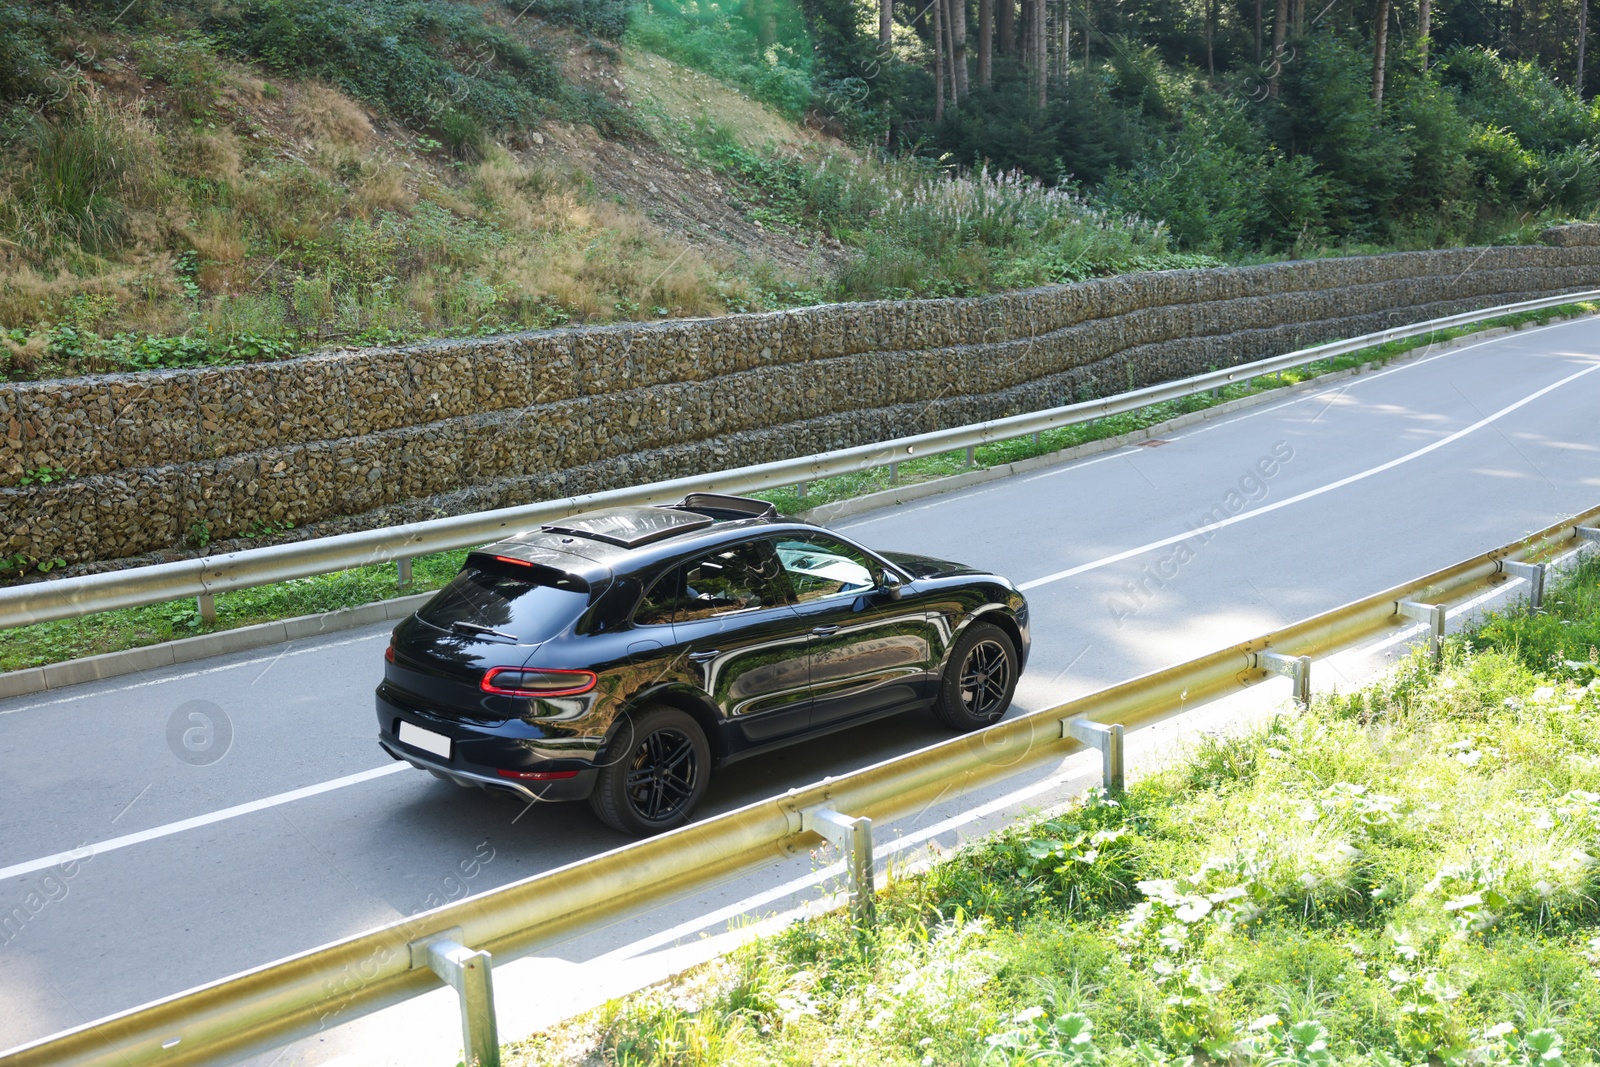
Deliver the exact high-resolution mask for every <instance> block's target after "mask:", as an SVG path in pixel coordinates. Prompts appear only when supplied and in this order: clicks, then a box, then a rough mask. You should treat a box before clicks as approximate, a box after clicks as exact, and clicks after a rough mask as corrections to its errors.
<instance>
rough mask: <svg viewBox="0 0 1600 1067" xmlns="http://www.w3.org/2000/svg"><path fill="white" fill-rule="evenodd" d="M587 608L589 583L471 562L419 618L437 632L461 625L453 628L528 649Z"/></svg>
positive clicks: (544, 569)
mask: <svg viewBox="0 0 1600 1067" xmlns="http://www.w3.org/2000/svg"><path fill="white" fill-rule="evenodd" d="M588 606H589V586H588V584H587V583H585V582H584V581H582V580H581V579H578V578H574V577H572V576H571V575H566V574H562V573H561V572H560V571H556V570H552V569H550V568H547V567H527V566H517V565H512V564H499V563H489V564H477V565H475V564H474V561H469V562H468V564H467V566H466V567H464V568H462V571H461V573H460V574H458V575H456V576H455V578H453V579H452V580H451V582H450V584H449V585H447V586H445V587H444V588H443V589H441V590H439V592H438V594H437V595H436V596H435V597H434V598H433V599H432V600H430V601H428V602H427V603H426V604H424V605H423V606H422V609H421V610H420V611H418V612H417V617H418V618H419V619H421V620H422V621H423V622H426V623H429V624H431V625H433V626H437V627H439V628H440V629H441V630H449V629H451V628H452V627H455V625H456V624H457V623H462V624H464V625H463V626H461V627H457V629H471V630H472V631H473V632H475V633H477V634H479V635H481V636H483V637H485V638H486V639H488V640H494V639H495V633H499V634H503V635H505V636H506V637H511V638H515V640H516V641H517V643H519V644H524V645H530V644H535V643H537V642H539V641H545V640H548V639H549V638H552V637H554V636H555V635H556V634H558V633H560V632H561V631H562V630H564V629H565V628H566V627H567V626H569V625H571V623H572V622H573V620H575V619H577V617H578V616H579V615H581V614H583V611H584V609H585V608H586V607H588ZM487 631H494V632H495V633H489V632H487Z"/></svg>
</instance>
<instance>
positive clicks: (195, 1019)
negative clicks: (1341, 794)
mask: <svg viewBox="0 0 1600 1067" xmlns="http://www.w3.org/2000/svg"><path fill="white" fill-rule="evenodd" d="M1597 519H1600V507H1597V508H1594V509H1592V510H1590V511H1588V512H1585V513H1584V514H1582V515H1579V516H1575V517H1573V518H1571V519H1568V520H1565V521H1563V522H1559V523H1556V524H1555V525H1553V526H1550V527H1547V528H1546V529H1544V530H1541V531H1539V532H1537V533H1535V534H1531V535H1530V536H1528V537H1526V538H1524V539H1522V540H1521V541H1518V542H1515V543H1513V544H1510V545H1505V546H1502V547H1500V548H1497V549H1494V550H1492V551H1490V552H1485V553H1484V554H1482V555H1480V556H1475V557H1473V558H1471V559H1468V560H1464V561H1462V562H1460V563H1457V564H1455V565H1454V566H1450V567H1446V568H1444V569H1443V570H1439V571H1435V572H1434V573H1432V574H1429V575H1426V576H1424V577H1422V578H1419V579H1417V580H1416V581H1413V582H1409V583H1407V584H1405V585H1400V586H1396V587H1394V588H1392V589H1386V590H1384V591H1383V592H1381V593H1377V594H1375V595H1373V596H1369V597H1366V598H1364V599H1362V600H1357V601H1354V602H1353V603H1350V604H1346V605H1344V606H1343V607H1339V608H1335V609H1333V610H1332V611H1328V612H1324V613H1323V614H1321V615H1316V616H1313V617H1311V618H1309V619H1305V620H1303V621H1301V622H1297V623H1294V624H1293V625H1290V626H1287V627H1284V628H1283V629H1280V630H1275V631H1273V632H1271V633H1267V634H1263V635H1261V636H1259V637H1255V638H1252V639H1250V640H1248V641H1243V642H1240V643H1239V644H1236V645H1232V646H1230V647H1228V648H1224V649H1221V650H1219V651H1216V652H1212V653H1210V654H1209V655H1205V656H1201V657H1199V658H1198V659H1193V660H1190V661H1188V662H1187V663H1181V664H1178V665H1176V666H1172V667H1168V668H1166V669H1164V670H1160V671H1155V672H1153V673H1150V674H1146V675H1143V676H1142V677H1139V678H1135V679H1132V680H1131V681H1127V682H1123V683H1121V684H1119V685H1114V686H1111V687H1110V688H1107V689H1103V690H1100V691H1098V692H1095V693H1091V694H1089V695H1087V696H1083V697H1079V698H1077V699H1074V700H1069V701H1067V702H1066V703H1063V704H1060V705H1058V706H1056V707H1053V708H1049V709H1046V710H1043V711H1037V712H1032V713H1029V714H1026V715H1020V716H1018V717H1016V718H1014V719H1009V720H1004V721H1002V722H1000V723H997V724H996V725H994V726H991V727H989V728H988V729H985V730H982V731H979V732H977V733H973V734H968V735H965V736H962V737H957V738H953V739H951V740H949V741H945V742H942V743H940V744H936V745H932V746H929V747H928V748H924V749H921V750H919V751H916V752H912V753H909V754H907V755H904V756H900V757H897V758H894V759H891V760H886V761H884V762H882V763H879V764H877V765H875V766H872V767H868V768H865V769H863V770H860V771H856V772H854V773H852V774H847V775H843V776H841V777H839V778H834V779H829V780H826V781H823V782H819V783H817V784H815V785H811V786H807V787H805V788H803V789H793V790H790V791H789V792H788V793H785V794H783V795H781V796H777V797H773V798H771V799H767V800H761V801H757V802H756V803H754V804H750V805H747V806H746V807H743V808H740V809H738V810H736V811H732V812H728V813H726V814H723V815H720V816H716V817H714V818H710V819H706V820H705V821H703V822H697V823H691V824H689V825H688V826H685V827H682V828H680V829H678V830H674V831H672V832H671V833H667V834H663V835H661V836H660V837H654V838H649V839H647V840H643V841H638V842H635V843H633V844H630V845H626V846H624V847H622V848H618V849H614V850H613V851H611V852H607V853H603V854H602V855H599V856H596V857H593V858H591V859H588V860H584V861H580V862H577V863H573V864H569V865H567V866H565V867H561V868H558V869H556V870H553V871H548V872H545V873H543V874H539V875H535V876H533V877H530V878H527V879H524V880H522V881H520V882H515V883H513V884H511V885H507V886H503V887H501V888H499V889H496V890H492V891H490V892H488V893H484V894H482V895H481V896H477V897H469V898H466V899H464V900H460V901H457V902H455V903H453V904H448V905H445V906H444V907H441V908H437V909H435V910H433V911H430V912H425V913H423V914H420V915H416V916H413V917H412V918H409V919H405V920H402V921H399V922H396V923H393V924H391V925H389V926H385V927H383V928H381V929H378V930H373V931H371V932H369V933H365V934H361V935H358V936H356V937H351V938H347V939H345V940H343V941H338V942H335V943H333V944H331V945H327V946H325V947H322V948H318V949H313V950H311V951H309V952H305V953H302V954H300V955H298V956H292V957H290V958H288V959H284V960H280V961H279V962H277V963H272V964H268V965H266V966H264V967H259V968H256V969H255V970H251V971H246V972H244V973H243V974H239V975H236V976H234V977H232V978H226V979H223V980H221V981H219V982H214V983H212V984H210V985H205V986H201V987H199V988H197V989H192V990H190V991H188V992H186V993H180V994H177V995H175V996H171V997H167V998H165V999H163V1000H159V1001H156V1002H154V1003H151V1004H148V1005H145V1006H144V1007H140V1008H134V1009H132V1010H130V1011H126V1012H123V1013H121V1014H119V1015H113V1016H110V1017H108V1018H105V1019H101V1020H99V1021H97V1022H93V1023H89V1024H87V1025H84V1026H81V1027H78V1028H76V1029H74V1030H69V1031H66V1032H64V1033H61V1034H58V1035H56V1036H53V1037H48V1038H44V1039H43V1040H40V1041H36V1042H33V1043H32V1044H29V1045H24V1046H21V1047H19V1048H16V1049H12V1050H11V1051H10V1052H7V1053H5V1054H3V1055H0V1067H45V1065H49V1067H189V1065H202V1064H225V1063H229V1062H233V1061H236V1060H239V1059H242V1058H244V1057H246V1056H249V1055H253V1054H255V1053H258V1052H262V1051H265V1050H267V1049H270V1048H273V1047H276V1046H278V1045H282V1044H285V1043H287V1042H289V1041H293V1040H295V1039H297V1038H301V1037H305V1036H308V1035H310V1034H313V1033H315V1032H317V1031H318V1030H320V1029H322V1028H324V1027H325V1026H328V1025H335V1024H337V1023H341V1022H346V1021H349V1020H351V1019H354V1018H357V1017H359V1016H362V1015H365V1014H367V1013H370V1012H373V1011H377V1010H379V1009H381V1008H385V1007H388V1006H390V1005H393V1004H397V1003H399V1002H401V1001H404V1000H406V999H408V998H410V997H413V996H416V995H418V994H420V993H423V992H426V991H428V990H429V989H432V988H437V987H439V985H440V984H441V979H440V976H439V974H438V973H437V972H436V971H435V970H434V969H433V967H432V965H431V962H430V961H433V960H434V959H435V958H436V957H440V956H442V955H445V954H446V953H453V954H454V956H453V957H452V958H455V959H457V964H456V965H459V964H460V961H462V960H465V959H466V958H467V957H469V956H472V955H473V954H474V952H485V951H486V952H488V953H489V954H490V955H491V956H492V957H493V958H494V959H496V960H505V959H511V958H515V957H517V956H519V955H525V954H527V953H530V952H532V951H535V950H536V949H538V948H540V947H542V946H545V945H549V944H552V943H554V942H556V941H559V940H561V939H563V938H566V937H570V936H572V935H573V934H575V933H577V932H579V931H581V930H584V929H588V928H592V927H594V926H596V925H599V924H600V923H602V922H604V921H606V920H609V919H612V918H614V917H616V916H619V915H622V914H624V913H626V912H628V911H629V910H631V909H633V908H634V907H635V906H637V905H640V904H644V903H646V902H660V901H663V900H667V899H671V898H672V897H674V896H677V895H679V894H682V893H684V892H687V891H689V890H691V889H695V888H700V887H705V886H708V885H713V884H715V883H717V882H719V881H721V880H723V879H725V878H728V877H730V876H732V875H734V874H736V873H738V872H740V871H743V870H745V869H747V868H749V867H751V866H754V865H757V864H760V863H762V862H766V861H770V860H771V859H772V857H773V856H774V855H782V854H785V853H793V852H795V851H798V849H799V848H800V847H802V846H805V845H810V844H814V843H815V842H816V841H817V840H818V839H819V837H820V836H823V835H826V836H827V837H828V838H829V839H830V840H834V841H836V842H838V843H840V844H841V845H842V846H843V845H845V844H847V843H848V844H849V846H850V847H851V857H850V867H851V869H852V872H853V873H854V875H855V878H856V888H857V893H856V894H855V899H854V900H853V902H852V903H853V904H854V905H855V910H856V913H857V914H858V916H866V915H870V903H869V902H868V901H866V900H862V899H861V898H860V894H861V890H862V889H863V887H864V886H865V887H869V886H870V879H871V855H870V848H871V845H870V836H871V835H870V824H869V825H867V826H862V823H863V822H864V820H866V819H871V820H873V821H874V822H876V823H879V824H881V823H882V820H884V819H885V818H890V817H893V816H895V815H900V814H906V813H910V812H913V811H915V810H918V809H919V808H921V807H923V806H925V805H926V804H929V803H931V802H933V801H935V800H938V799H941V798H950V797H954V796H960V795H962V794H964V793H966V792H968V791H970V790H971V789H973V788H975V787H977V786H981V785H985V784H988V783H991V782H995V781H999V780H1001V779H1003V778H1006V777H1009V776H1011V775H1014V774H1016V773H1018V772H1020V771H1022V770H1025V769H1027V768H1029V767H1032V766H1036V765H1038V764H1042V763H1047V762H1050V761H1053V760H1059V759H1061V758H1062V757H1063V756H1065V755H1067V754H1069V753H1071V752H1073V751H1075V750H1076V749H1077V748H1079V747H1080V746H1081V744H1082V742H1080V741H1079V740H1077V738H1078V737H1079V736H1088V735H1090V734H1105V735H1106V737H1105V740H1104V741H1096V742H1094V743H1095V745H1096V747H1099V748H1101V750H1102V752H1104V753H1105V766H1106V773H1107V775H1108V776H1109V775H1111V774H1113V773H1120V770H1121V762H1122V761H1121V751H1120V749H1121V745H1120V741H1121V738H1120V736H1118V737H1116V738H1115V739H1114V740H1113V739H1112V737H1111V736H1110V735H1113V734H1119V733H1120V731H1114V730H1112V731H1097V730H1093V729H1092V728H1090V729H1085V728H1084V725H1083V721H1082V720H1084V719H1085V718H1086V717H1088V716H1091V715H1092V716H1093V717H1094V721H1098V722H1100V723H1101V724H1105V725H1110V724H1115V725H1120V726H1122V727H1124V728H1126V727H1131V726H1135V725H1139V724H1144V723H1150V722H1154V721H1156V720H1158V719H1162V718H1166V717H1168V716H1171V715H1174V714H1178V713H1180V712H1182V711H1184V710H1187V709H1189V708H1192V707H1194V706H1195V705H1197V704H1200V703H1203V702H1205V701H1206V700H1209V699H1211V698H1213V697H1216V696H1219V695H1224V694H1226V693H1228V692H1231V691H1236V690H1239V689H1241V688H1243V687H1246V686H1249V685H1252V684H1254V683H1256V682H1257V681H1260V680H1262V679H1264V678H1266V677H1269V675H1270V672H1269V669H1268V667H1267V666H1265V665H1264V663H1263V657H1264V656H1275V657H1301V656H1307V657H1310V656H1325V655H1328V654H1329V653H1331V652H1333V651H1335V650H1337V649H1339V648H1342V647H1345V646H1347V645H1349V644H1351V643H1353V642H1354V641H1356V640H1358V639H1359V638H1361V637H1364V636H1367V635H1370V634H1372V633H1374V632H1376V631H1378V630H1380V629H1382V628H1384V627H1385V626H1388V625H1391V624H1392V623H1394V622H1395V621H1396V620H1403V619H1405V618H1407V617H1408V616H1407V615H1406V613H1405V611H1404V610H1403V609H1402V605H1403V604H1406V603H1408V602H1414V603H1432V604H1437V603H1440V602H1442V601H1445V600H1448V599H1454V598H1458V597H1461V596H1465V595H1467V594H1468V593H1470V592H1472V591H1474V590H1475V589H1476V588H1478V587H1480V586H1483V585H1485V584H1488V583H1491V582H1494V581H1496V580H1506V579H1510V578H1511V577H1512V576H1513V573H1512V572H1513V571H1515V570H1516V569H1517V568H1516V564H1518V563H1521V562H1524V561H1526V560H1527V559H1528V558H1529V557H1538V556H1541V555H1544V554H1547V553H1550V552H1552V551H1555V550H1559V549H1561V548H1564V547H1567V546H1569V545H1571V544H1573V543H1575V542H1583V541H1589V540H1600V530H1597V529H1594V528H1592V527H1591V526H1586V525H1584V524H1585V523H1586V522H1587V523H1593V522H1594V521H1595V520H1597ZM1533 565H1534V566H1537V564H1533ZM1431 618H1432V616H1430V619H1431ZM1304 670H1305V668H1302V674H1304ZM1300 688H1301V679H1300V678H1296V689H1297V690H1299V689H1300ZM1297 695H1298V694H1297ZM840 812H844V813H848V815H844V816H841V815H839V814H838V813H840ZM825 813H829V814H825ZM863 842H865V844H864V845H863ZM863 848H864V849H865V851H866V855H865V856H863V855H862V851H863ZM446 943H448V944H446ZM463 946H471V947H472V948H471V950H468V949H466V948H463ZM478 958H480V959H481V957H478ZM445 970H446V972H447V973H450V972H449V969H448V968H445ZM484 983H485V984H484V988H485V989H486V988H487V985H486V983H487V978H484ZM452 984H456V983H455V980H454V979H452ZM458 988H463V1017H464V1019H465V1018H466V1017H467V1016H468V1015H469V1014H470V1012H471V1011H472V1010H475V1009H473V1007H472V1002H469V1001H468V1000H467V998H466V996H465V987H464V985H462V986H458ZM482 996H483V994H482V993H481V991H480V993H479V1000H478V1003H481V1000H482ZM479 1033H480V1034H481V1033H482V1031H481V1030H480V1031H479ZM473 1044H474V1042H473V1040H470V1039H469V1040H468V1045H469V1046H471V1045H473ZM468 1051H469V1055H470V1054H471V1053H472V1050H471V1048H470V1047H469V1050H468ZM486 1062H487V1061H486Z"/></svg>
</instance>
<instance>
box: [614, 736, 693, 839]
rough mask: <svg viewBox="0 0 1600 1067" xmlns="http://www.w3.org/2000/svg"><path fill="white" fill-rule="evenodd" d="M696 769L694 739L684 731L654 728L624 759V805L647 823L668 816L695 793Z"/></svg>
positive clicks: (661, 819) (675, 813)
mask: <svg viewBox="0 0 1600 1067" xmlns="http://www.w3.org/2000/svg"><path fill="white" fill-rule="evenodd" d="M700 772H701V767H700V760H699V758H698V755H697V753H696V752H695V750H694V741H693V740H692V739H690V737H689V736H688V735H687V734H685V733H684V732H683V731H681V730H676V729H671V728H668V729H664V730H657V731H656V732H655V733H653V734H651V735H650V736H649V737H646V738H645V739H644V740H643V741H641V742H640V743H639V746H638V747H637V748H636V749H635V750H634V753H633V758H632V759H630V760H629V761H628V779H627V781H628V805H629V806H630V807H631V808H633V810H634V811H635V812H636V813H638V815H639V816H641V817H642V818H644V819H647V820H649V821H650V822H662V821H664V820H667V819H671V818H673V817H674V816H676V815H678V814H679V812H680V811H682V810H683V808H684V806H685V805H686V804H687V803H688V802H689V800H690V799H691V798H692V797H693V796H694V795H695V786H696V785H697V784H698V783H699V779H700Z"/></svg>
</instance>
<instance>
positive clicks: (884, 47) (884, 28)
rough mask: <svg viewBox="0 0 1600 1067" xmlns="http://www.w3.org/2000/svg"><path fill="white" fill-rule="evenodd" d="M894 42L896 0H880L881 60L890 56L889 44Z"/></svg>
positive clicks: (879, 40) (879, 38)
mask: <svg viewBox="0 0 1600 1067" xmlns="http://www.w3.org/2000/svg"><path fill="white" fill-rule="evenodd" d="M893 43H894V0H879V2H878V48H879V50H880V51H881V52H882V53H883V55H881V56H879V59H880V60H883V59H887V58H888V56H889V46H890V45H891V44H893Z"/></svg>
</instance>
